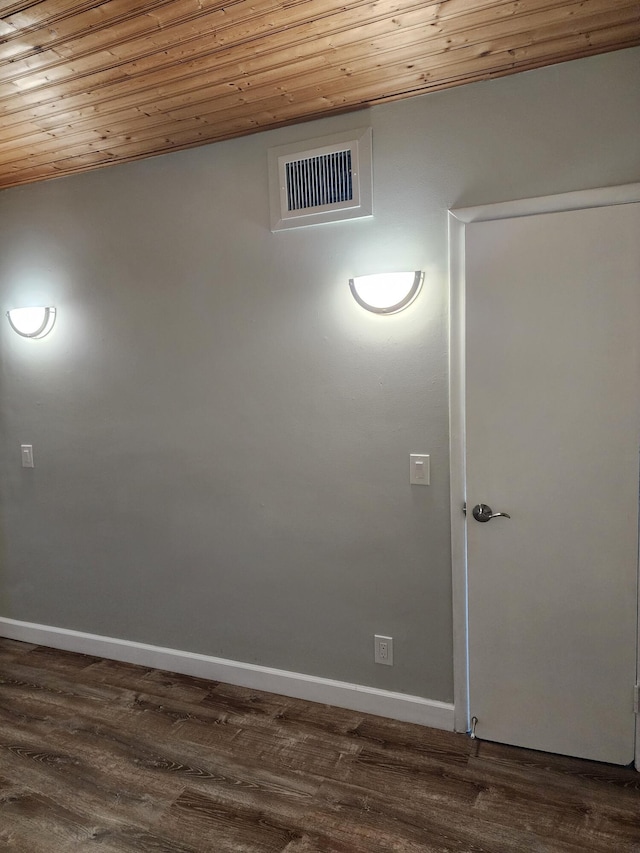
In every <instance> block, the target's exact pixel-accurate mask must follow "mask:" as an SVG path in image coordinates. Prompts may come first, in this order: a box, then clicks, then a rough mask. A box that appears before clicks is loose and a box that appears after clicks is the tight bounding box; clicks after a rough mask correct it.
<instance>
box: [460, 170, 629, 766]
mask: <svg viewBox="0 0 640 853" xmlns="http://www.w3.org/2000/svg"><path fill="white" fill-rule="evenodd" d="M634 202H640V183H636V184H624V185H622V186H617V187H603V188H599V189H592V190H580V191H578V192H571V193H563V194H562V195H554V196H541V197H539V198H529V199H522V200H518V201H507V202H500V203H497V204H487V205H481V206H479V207H464V208H453V209H452V210H450V211H449V287H450V308H449V419H450V439H449V450H450V457H451V463H450V464H451V560H452V572H453V576H452V587H453V680H454V727H455V730H456V731H460V732H466V731H468V730H469V725H470V721H469V654H468V651H469V649H468V642H469V641H468V630H467V625H468V623H467V612H468V610H467V607H468V603H467V542H466V524H465V517H464V513H463V509H462V508H463V506H464V503H465V500H466V472H465V235H466V226H467V225H469V224H471V223H472V222H486V221H489V220H496V219H509V218H511V217H516V216H532V215H535V214H538V213H555V212H560V211H569V210H580V209H583V208H588V207H605V206H608V205H614V204H631V203H634ZM638 612H639V614H640V599H639V601H638ZM639 622H640V620H639ZM637 660H638V664H637V666H638V673H637V679H638V681H639V682H640V629H639V634H638V652H637ZM636 767H637V768H638V769H640V715H638V717H637V718H636Z"/></svg>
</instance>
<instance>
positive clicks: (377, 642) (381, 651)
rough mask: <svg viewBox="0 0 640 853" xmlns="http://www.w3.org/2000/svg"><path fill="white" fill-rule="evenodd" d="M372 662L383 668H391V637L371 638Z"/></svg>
mask: <svg viewBox="0 0 640 853" xmlns="http://www.w3.org/2000/svg"><path fill="white" fill-rule="evenodd" d="M373 649H374V660H375V662H376V663H383V664H385V666H393V637H382V636H381V635H380V634H375V635H374V637H373Z"/></svg>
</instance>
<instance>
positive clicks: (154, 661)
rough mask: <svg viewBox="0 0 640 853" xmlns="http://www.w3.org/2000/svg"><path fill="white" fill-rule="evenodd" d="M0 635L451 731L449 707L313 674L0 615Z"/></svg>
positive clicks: (451, 716) (416, 697)
mask: <svg viewBox="0 0 640 853" xmlns="http://www.w3.org/2000/svg"><path fill="white" fill-rule="evenodd" d="M0 637H6V638H8V639H11V640H21V641H22V642H25V643H36V644H37V645H40V646H51V647H52V648H54V649H64V650H66V651H70V652H78V653H80V654H85V655H96V656H98V657H104V658H109V659H111V660H119V661H124V662H126V663H135V664H139V665H140V666H146V667H153V668H155V669H163V670H167V671H169V672H179V673H182V674H184V675H195V676H197V677H199V678H207V679H209V680H211V681H224V682H226V683H227V684H236V685H238V686H240V687H249V688H251V689H253V690H265V691H267V692H269V693H279V694H281V695H283V696H291V697H294V698H295V699H306V700H308V701H310V702H321V703H322V704H325V705H335V706H337V707H339V708H349V709H350V710H352V711H360V712H363V713H367V714H376V715H377V716H380V717H390V718H391V719H394V720H402V721H403V722H407V723H418V724H419V725H423V726H431V727H432V728H434V729H445V730H447V731H453V705H451V704H449V703H448V702H438V701H436V700H432V699H423V698H421V697H420V696H409V695H407V694H404V693H393V692H391V691H389V690H379V689H377V688H375V687H365V686H364V685H361V684H350V683H348V682H346V681H333V680H332V679H329V678H319V677H318V676H315V675H305V674H303V673H300V672H288V671H287V670H282V669H272V668H270V667H266V666H257V665H256V664H250V663H241V662H238V661H232V660H225V659H224V658H215V657H210V656H209V655H200V654H196V653H195V652H183V651H179V650H177V649H165V648H162V647H161V646H151V645H147V644H146V643H135V642H132V641H130V640H118V639H115V638H113V637H102V636H100V635H98V634H85V633H84V632H82V631H71V630H69V629H67V628H54V627H51V626H48V625H38V624H35V623H33V622H19V621H18V620H16V619H7V618H6V617H0Z"/></svg>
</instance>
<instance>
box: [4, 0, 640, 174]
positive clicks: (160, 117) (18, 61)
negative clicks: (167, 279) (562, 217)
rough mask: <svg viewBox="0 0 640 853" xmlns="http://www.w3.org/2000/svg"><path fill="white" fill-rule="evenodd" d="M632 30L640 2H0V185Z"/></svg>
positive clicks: (614, 42) (505, 65) (536, 59)
mask: <svg viewBox="0 0 640 853" xmlns="http://www.w3.org/2000/svg"><path fill="white" fill-rule="evenodd" d="M638 44H640V0H430V2H419V0H344V2H342V3H339V2H336V0H229V2H226V3H225V2H221V0H108V2H95V0H93V1H92V0H85V2H80V1H79V0H43V2H4V3H3V2H0V188H2V187H8V186H13V185H17V184H24V183H30V182H33V181H38V180H46V179H48V178H51V177H55V176H58V175H65V174H73V173H74V172H82V171H85V170H87V169H95V168H100V167H102V166H106V165H108V164H111V163H118V162H126V161H129V160H134V159H140V158H143V157H148V156H152V155H154V154H160V153H166V152H168V151H172V150H179V149H183V148H188V147H191V146H194V145H201V144H204V143H207V142H213V141H217V140H222V139H229V138H233V137H235V136H240V135H244V134H247V133H252V132H255V131H258V130H265V129H269V128H274V127H279V126H282V125H286V124H291V123H295V122H299V121H303V120H308V119H311V118H318V117H321V116H324V115H334V114H336V113H339V112H345V111H348V110H357V109H360V108H364V107H367V106H370V105H372V104H376V103H383V102H385V101H391V100H397V99H400V98H406V97H411V96H413V95H418V94H424V93H426V92H430V91H435V90H438V89H443V88H447V87H450V86H455V85H462V84H464V83H468V82H472V81H474V80H486V79H489V78H492V77H500V76H504V75H507V74H513V73H516V72H518V71H523V70H529V69H532V68H537V67H541V66H544V65H549V64H553V63H556V62H562V61H566V60H570V59H574V58H579V57H583V56H589V55H592V54H596V53H603V52H606V51H611V50H617V49H620V48H624V47H631V46H634V45H638Z"/></svg>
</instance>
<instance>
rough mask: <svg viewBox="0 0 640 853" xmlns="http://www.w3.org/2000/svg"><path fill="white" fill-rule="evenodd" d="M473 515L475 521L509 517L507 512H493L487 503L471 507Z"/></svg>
mask: <svg viewBox="0 0 640 853" xmlns="http://www.w3.org/2000/svg"><path fill="white" fill-rule="evenodd" d="M473 517H474V518H475V520H476V521H481V522H483V523H484V522H485V521H491V519H492V518H500V517H502V518H511V516H510V515H509V513H508V512H494V511H493V510H492V509H491V507H490V506H488V505H487V504H476V506H474V508H473Z"/></svg>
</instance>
